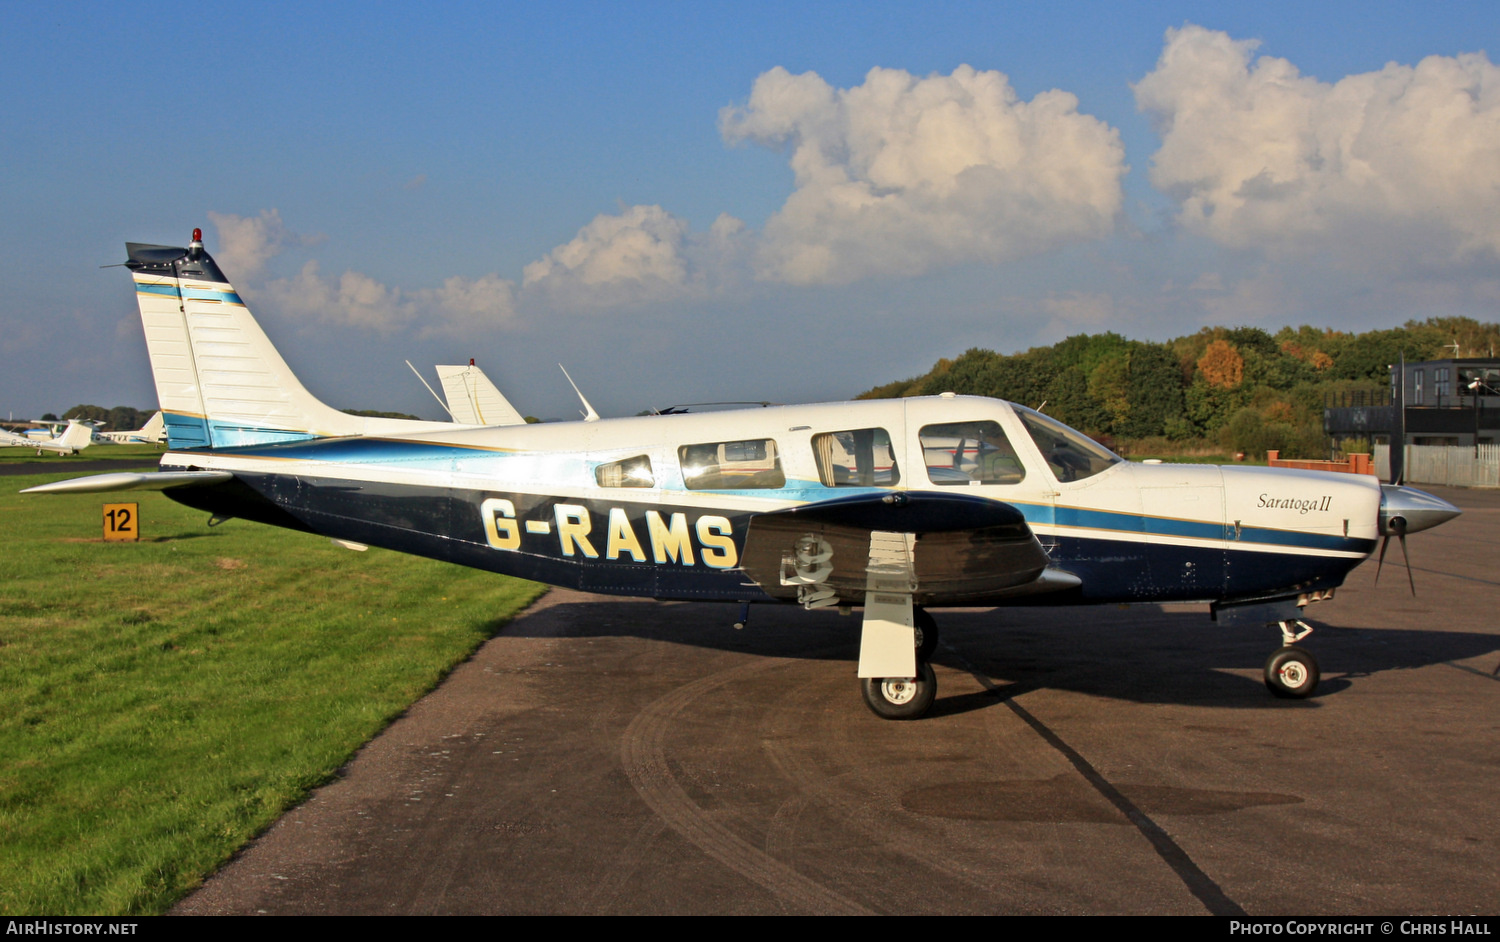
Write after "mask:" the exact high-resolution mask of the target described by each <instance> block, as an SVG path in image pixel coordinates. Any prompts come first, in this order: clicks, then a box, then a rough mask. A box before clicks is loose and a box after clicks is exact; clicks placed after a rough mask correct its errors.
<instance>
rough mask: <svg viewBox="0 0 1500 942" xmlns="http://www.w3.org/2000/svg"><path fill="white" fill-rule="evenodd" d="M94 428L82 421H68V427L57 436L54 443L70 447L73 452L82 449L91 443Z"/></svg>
mask: <svg viewBox="0 0 1500 942" xmlns="http://www.w3.org/2000/svg"><path fill="white" fill-rule="evenodd" d="M93 441H94V430H93V429H92V428H90V427H89V426H87V425H84V424H83V423H82V422H78V421H69V422H68V427H67V428H66V429H65V430H64V431H63V433H62V434H61V435H59V436H57V438H56V440H55V444H58V445H61V446H62V447H63V448H68V449H72V450H73V451H75V452H78V451H83V450H84V449H85V448H87V447H89V445H91V444H93Z"/></svg>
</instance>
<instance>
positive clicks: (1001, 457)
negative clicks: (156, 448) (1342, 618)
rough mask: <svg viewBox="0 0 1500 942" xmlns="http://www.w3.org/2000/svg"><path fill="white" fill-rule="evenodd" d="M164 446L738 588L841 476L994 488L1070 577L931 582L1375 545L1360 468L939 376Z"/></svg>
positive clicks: (1125, 595) (1120, 586) (533, 571)
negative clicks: (1104, 436)
mask: <svg viewBox="0 0 1500 942" xmlns="http://www.w3.org/2000/svg"><path fill="white" fill-rule="evenodd" d="M168 421H169V423H170V422H171V421H172V417H171V416H169V417H168ZM162 467H163V469H164V470H174V469H188V468H194V469H204V470H225V471H231V472H233V473H234V475H235V477H236V480H235V481H234V482H232V483H231V484H227V485H223V486H215V487H206V488H190V489H182V490H180V491H169V492H168V493H169V495H170V496H172V497H173V498H174V499H176V500H179V501H181V502H183V503H186V504H189V505H191V506H195V507H200V508H203V509H205V510H209V511H212V512H214V513H217V514H221V515H226V516H238V517H246V518H249V519H257V520H262V521H264V522H268V523H275V524H279V525H284V526H294V527H298V528H301V529H306V530H309V531H312V532H316V533H320V534H323V535H326V536H329V537H334V538H338V539H342V540H347V541H352V542H357V543H361V544H366V545H371V546H380V547H386V548H390V549H394V550H400V551H404V552H410V553H416V554H419V555H423V556H429V557H434V558H438V559H445V560H449V561H452V562H455V563H460V564H463V565H467V566H474V567H478V568H483V569H488V570H492V571H495V572H501V573H506V574H511V575H517V576H522V577H526V578H531V579H536V580H539V581H543V582H547V583H551V584H554V585H567V586H574V587H577V588H581V589H585V590H590V591H599V592H608V593H615V594H625V595H642V596H653V597H657V598H681V599H720V600H752V601H753V600H769V599H771V598H772V597H773V594H768V593H767V592H766V591H765V590H764V589H763V588H762V587H761V586H759V585H757V584H756V583H755V582H754V581H753V580H751V579H750V578H748V577H747V574H746V573H745V571H744V570H743V569H741V567H740V562H741V555H742V553H743V551H744V549H745V538H746V534H747V531H748V528H749V524H750V521H751V520H752V519H753V518H754V517H755V516H756V515H758V514H765V513H771V512H776V511H782V510H786V509H788V508H793V507H798V506H804V505H811V504H816V503H819V502H824V501H829V500H831V499H836V498H840V497H853V496H857V495H899V494H911V493H917V492H928V493H941V494H958V493H962V494H964V495H968V496H970V497H975V498H982V499H985V500H989V501H996V502H1002V503H1004V504H1008V505H1010V506H1012V507H1015V508H1016V509H1018V510H1019V511H1020V512H1021V513H1022V514H1023V515H1024V516H1025V519H1026V523H1027V525H1028V526H1029V527H1030V528H1031V530H1032V532H1033V533H1034V534H1035V535H1036V538H1037V540H1038V541H1039V542H1040V544H1041V546H1042V548H1043V549H1044V550H1045V551H1046V554H1047V556H1048V558H1049V559H1050V563H1049V567H1048V568H1049V569H1052V570H1056V571H1060V572H1063V573H1068V574H1071V575H1072V576H1075V577H1077V584H1076V585H1075V586H1074V587H1072V588H1069V589H1066V590H1065V591H1059V592H1050V593H1044V594H1033V595H1025V596H1010V595H1007V596H1005V597H996V598H990V599H984V598H974V597H973V596H965V597H963V598H926V599H924V602H925V603H926V604H930V605H942V604H976V603H979V602H994V603H1000V604H1003V603H1011V602H1015V603H1025V604H1038V603H1041V604H1047V603H1052V604H1078V603H1088V602H1130V601H1170V600H1202V601H1220V600H1248V599H1255V598H1262V597H1272V596H1276V595H1282V596H1284V595H1286V594H1288V593H1300V592H1311V591H1318V590H1323V589H1328V588H1332V587H1335V586H1337V585H1339V584H1340V583H1341V582H1342V581H1343V578H1344V576H1345V575H1346V574H1347V573H1348V571H1349V570H1350V569H1352V568H1353V567H1354V566H1355V565H1357V564H1358V563H1359V562H1360V561H1362V560H1363V559H1364V558H1365V557H1366V556H1368V555H1369V553H1370V552H1371V550H1372V549H1373V548H1374V547H1375V545H1376V539H1377V537H1378V535H1379V531H1378V527H1379V513H1380V501H1381V493H1380V486H1379V484H1378V482H1377V481H1376V480H1375V479H1374V478H1373V477H1368V476H1361V475H1340V474H1325V473H1318V472H1308V471H1291V470H1282V469H1263V468H1241V467H1223V468H1221V467H1216V466H1198V465H1151V464H1136V463H1131V462H1127V461H1123V460H1121V459H1119V458H1118V457H1117V456H1114V455H1112V454H1110V453H1109V452H1107V451H1105V450H1104V449H1103V448H1101V447H1099V446H1098V445H1095V444H1093V443H1092V442H1089V441H1088V440H1087V439H1086V438H1084V437H1083V436H1082V435H1080V434H1079V433H1077V432H1073V431H1072V430H1071V429H1067V428H1066V426H1062V425H1061V424H1060V423H1056V422H1055V421H1054V420H1051V419H1049V418H1047V417H1045V416H1042V415H1040V414H1039V413H1036V412H1033V411H1031V410H1029V409H1024V408H1022V407H1019V406H1015V405H1013V404H1011V403H1007V402H1003V401H999V400H994V399H985V398H980V397H971V396H952V395H944V396H934V397H923V398H913V399H896V400H874V401H866V402H847V403H830V404H821V405H801V406H777V407H770V408H755V409H743V410H736V411H730V412H708V413H699V414H692V413H689V414H679V415H661V416H644V417H635V418H622V419H606V420H602V421H596V422H568V423H550V424H541V425H523V426H506V427H497V428H472V429H462V428H452V427H449V428H446V429H438V430H434V431H420V432H415V433H411V434H402V435H393V436H388V437H351V438H320V439H312V440H308V441H302V442H285V443H271V444H261V445H251V446H244V447H237V448H219V449H213V450H201V451H200V450H176V451H172V452H170V453H168V454H167V455H166V456H165V457H164V458H163V460H162ZM916 547H917V548H916V553H917V554H918V555H919V557H920V554H921V552H922V549H921V547H922V543H921V534H918V537H917V543H916ZM850 601H854V602H857V601H858V600H857V599H855V600H850Z"/></svg>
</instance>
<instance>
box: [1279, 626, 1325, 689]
mask: <svg viewBox="0 0 1500 942" xmlns="http://www.w3.org/2000/svg"><path fill="white" fill-rule="evenodd" d="M1278 627H1280V628H1281V640H1282V647H1280V648H1278V649H1276V650H1275V651H1273V652H1272V653H1271V656H1270V657H1269V658H1268V659H1267V660H1266V688H1267V689H1268V690H1270V691H1271V692H1272V693H1274V694H1275V695H1276V696H1278V697H1288V698H1291V699H1295V700H1301V699H1304V698H1306V697H1310V696H1312V692H1313V691H1314V690H1316V689H1317V688H1318V678H1319V677H1320V676H1321V675H1320V674H1319V672H1318V662H1317V659H1316V658H1314V657H1313V656H1312V652H1310V651H1308V650H1307V649H1306V648H1299V647H1296V646H1295V642H1297V641H1301V640H1302V639H1303V638H1305V637H1307V636H1308V635H1309V634H1311V633H1312V626H1310V625H1308V624H1307V623H1306V622H1303V621H1295V620H1294V621H1283V622H1280V623H1279V625H1278ZM1299 629H1300V630H1299Z"/></svg>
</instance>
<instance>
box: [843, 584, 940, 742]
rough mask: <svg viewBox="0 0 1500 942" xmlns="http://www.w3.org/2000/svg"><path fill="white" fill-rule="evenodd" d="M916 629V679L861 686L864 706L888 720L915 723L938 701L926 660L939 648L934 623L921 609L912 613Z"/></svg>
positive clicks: (870, 682) (888, 679)
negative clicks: (933, 702)
mask: <svg viewBox="0 0 1500 942" xmlns="http://www.w3.org/2000/svg"><path fill="white" fill-rule="evenodd" d="M912 624H913V628H914V629H915V630H914V632H913V640H914V642H915V644H916V654H917V676H916V677H866V678H864V679H862V680H861V681H860V682H859V683H860V692H861V693H863V694H864V698H865V706H868V707H869V708H870V710H871V712H873V713H874V714H875V715H876V716H879V717H881V718H882V719H887V720H914V719H916V718H917V717H919V716H921V715H922V714H924V713H926V712H927V710H928V708H929V707H931V706H932V701H933V700H934V699H935V698H936V697H937V675H936V674H935V673H933V670H932V665H931V664H929V663H928V660H929V659H930V658H931V657H932V654H933V652H934V651H936V650H937V646H938V627H937V620H936V619H934V618H933V617H932V614H931V613H930V612H928V611H927V610H926V609H923V608H915V607H914V608H913V609H912Z"/></svg>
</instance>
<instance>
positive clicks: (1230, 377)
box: [1198, 340, 1245, 389]
mask: <svg viewBox="0 0 1500 942" xmlns="http://www.w3.org/2000/svg"><path fill="white" fill-rule="evenodd" d="M1198 375H1200V376H1202V377H1203V379H1204V381H1205V382H1207V383H1208V384H1209V385H1210V386H1213V387H1216V388H1218V389H1234V388H1236V387H1238V386H1239V384H1240V383H1241V382H1243V381H1244V379H1245V358H1244V357H1242V356H1240V352H1239V351H1238V350H1236V349H1235V348H1234V345H1233V344H1231V343H1229V341H1227V340H1215V341H1214V342H1213V343H1210V344H1209V345H1208V348H1207V349H1206V350H1204V351H1203V356H1202V357H1201V358H1199V360H1198Z"/></svg>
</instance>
